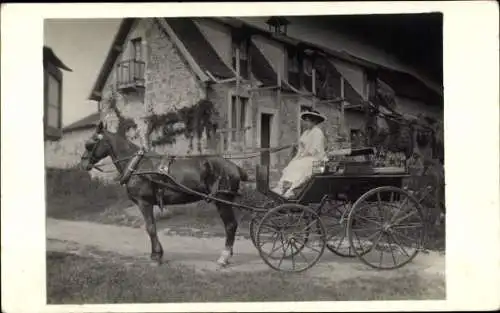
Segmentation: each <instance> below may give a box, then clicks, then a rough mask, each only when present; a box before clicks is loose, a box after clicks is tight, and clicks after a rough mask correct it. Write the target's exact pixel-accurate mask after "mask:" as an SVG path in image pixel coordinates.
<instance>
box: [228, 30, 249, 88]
mask: <svg viewBox="0 0 500 313" xmlns="http://www.w3.org/2000/svg"><path fill="white" fill-rule="evenodd" d="M249 46H250V39H249V38H247V37H241V36H240V37H238V36H236V35H233V36H232V38H231V66H232V67H233V69H234V71H235V72H236V70H237V68H236V48H239V51H240V53H239V60H238V62H239V63H240V73H239V75H240V77H241V78H243V79H247V80H248V79H250V61H249V60H250V55H249ZM242 51H243V53H242Z"/></svg>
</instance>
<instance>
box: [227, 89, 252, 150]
mask: <svg viewBox="0 0 500 313" xmlns="http://www.w3.org/2000/svg"><path fill="white" fill-rule="evenodd" d="M237 98H238V95H236V94H230V96H229V110H228V111H229V113H230V114H229V123H228V125H229V129H235V130H231V131H229V132H228V133H229V134H230V135H229V137H230V138H229V140H228V142H230V143H235V142H237V140H238V139H240V138H243V137H245V139H247V138H246V137H247V132H245V133H244V134H243V135H241V136H238V135H237V133H238V132H241V131H242V130H243V129H245V128H247V127H249V126H250V125H249V124H251V122H250V121H249V113H250V97H246V96H241V95H240V96H239V98H240V101H236V99H237ZM242 99H243V101H242ZM242 103H244V105H243V106H242ZM237 106H239V107H240V108H239V112H240V116H236V114H237V112H238V108H237ZM243 108H244V110H242V109H243ZM234 109H236V111H235V110H234ZM233 117H235V118H236V119H235V120H234V121H233ZM238 120H239V121H240V128H239V129H237V125H234V122H236V124H238ZM242 122H243V124H242ZM246 141H248V140H246Z"/></svg>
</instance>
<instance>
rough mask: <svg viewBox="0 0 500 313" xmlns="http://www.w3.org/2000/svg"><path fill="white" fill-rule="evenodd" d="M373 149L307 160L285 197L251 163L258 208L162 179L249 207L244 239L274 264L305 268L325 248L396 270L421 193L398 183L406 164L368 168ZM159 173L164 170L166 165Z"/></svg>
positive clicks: (413, 232) (412, 231) (420, 221)
mask: <svg viewBox="0 0 500 313" xmlns="http://www.w3.org/2000/svg"><path fill="white" fill-rule="evenodd" d="M374 154H375V149H373V148H362V149H355V150H350V149H349V150H347V151H343V150H340V151H336V153H334V154H333V155H330V156H329V159H328V161H326V162H317V163H316V164H315V166H314V174H313V175H312V176H311V177H310V179H309V180H308V181H307V182H306V183H305V184H303V185H302V186H299V188H298V192H297V193H296V196H295V197H293V198H284V197H282V196H281V195H279V194H277V193H275V192H273V191H272V190H271V188H270V182H269V168H268V167H267V166H261V165H258V166H257V170H256V187H257V191H258V192H260V193H262V194H264V195H265V196H266V198H267V199H268V201H266V203H264V205H262V206H258V207H257V206H247V205H243V204H241V203H236V202H229V201H227V200H223V199H220V198H218V197H217V196H214V195H207V194H200V193H199V192H196V191H194V190H192V189H190V188H188V187H186V186H183V185H182V184H180V183H179V182H176V181H175V180H174V179H170V181H171V182H172V183H174V184H175V185H176V186H177V187H178V188H180V189H183V190H184V191H185V192H187V193H193V194H198V195H200V196H203V197H204V198H205V199H207V200H211V201H214V202H222V203H227V204H229V205H232V206H234V207H239V208H241V209H246V210H247V211H250V212H251V213H252V219H251V221H250V238H251V240H252V243H253V244H254V246H255V247H256V248H257V250H258V252H259V254H260V256H261V258H262V259H263V261H264V262H265V263H266V264H267V265H269V266H270V267H271V268H272V269H274V270H277V271H282V272H302V271H305V270H307V269H309V268H311V267H313V266H314V265H315V264H316V263H317V262H318V261H319V260H320V258H321V257H322V255H323V253H324V251H325V249H327V250H329V251H331V252H333V253H334V254H336V255H338V256H342V257H347V258H353V257H358V258H359V259H360V260H361V261H362V262H363V263H365V264H366V265H368V266H370V267H372V268H376V269H385V270H387V269H396V268H400V267H402V266H404V265H405V264H407V263H409V262H411V261H412V260H413V259H414V258H415V257H416V255H417V254H418V253H419V251H420V250H421V249H422V247H423V242H424V238H425V225H426V223H425V218H424V214H423V208H422V206H421V204H420V203H421V201H422V198H424V197H425V196H426V194H428V192H427V193H426V194H425V193H424V194H423V195H422V194H412V192H411V191H410V190H406V189H405V188H404V186H403V184H404V183H403V182H404V179H405V178H408V177H410V175H409V173H408V171H407V169H406V168H405V167H404V166H403V167H401V166H398V167H374V166H373V164H374V162H373V161H372V156H373V155H374ZM356 158H358V159H357V160H356ZM360 158H361V159H360ZM133 161H134V159H132V160H131V163H133ZM148 173H150V172H144V171H142V172H141V171H137V172H134V171H132V172H131V173H129V174H131V175H145V174H148ZM162 175H163V176H166V177H168V176H169V175H168V173H167V172H163V173H162ZM125 176H126V175H125ZM384 255H385V258H384Z"/></svg>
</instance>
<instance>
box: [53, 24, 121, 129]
mask: <svg viewBox="0 0 500 313" xmlns="http://www.w3.org/2000/svg"><path fill="white" fill-rule="evenodd" d="M119 22H120V20H119V19H57V20H45V25H44V26H45V27H44V44H45V45H48V46H50V47H51V48H52V49H53V50H54V52H55V53H56V55H57V56H58V57H59V58H60V59H61V60H62V61H63V62H64V64H66V65H67V66H68V67H69V68H71V69H72V70H73V72H66V71H63V75H64V83H63V125H68V124H71V123H72V122H74V121H76V120H78V119H81V118H83V117H85V116H87V115H89V114H91V113H93V112H95V111H97V107H96V105H95V104H94V103H92V102H90V101H88V100H87V98H88V95H89V93H90V89H91V88H92V85H93V84H94V82H95V79H96V78H97V75H98V73H99V70H100V68H101V65H102V64H103V62H104V59H105V57H106V54H107V52H108V49H109V47H110V45H111V40H112V39H113V37H114V35H115V33H116V31H117V29H118V25H119Z"/></svg>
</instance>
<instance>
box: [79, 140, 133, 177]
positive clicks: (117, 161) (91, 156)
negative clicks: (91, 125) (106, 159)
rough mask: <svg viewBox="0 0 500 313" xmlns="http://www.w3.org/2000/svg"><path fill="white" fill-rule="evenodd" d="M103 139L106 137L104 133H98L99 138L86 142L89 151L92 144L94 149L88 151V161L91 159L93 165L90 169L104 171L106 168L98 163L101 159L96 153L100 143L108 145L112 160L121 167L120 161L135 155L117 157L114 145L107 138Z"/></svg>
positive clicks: (90, 163)
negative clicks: (97, 158)
mask: <svg viewBox="0 0 500 313" xmlns="http://www.w3.org/2000/svg"><path fill="white" fill-rule="evenodd" d="M103 139H104V134H97V138H96V139H93V140H92V142H90V141H87V142H86V143H85V149H86V150H87V151H89V149H88V147H89V145H90V144H92V145H93V146H92V149H91V150H90V152H88V161H89V165H90V166H91V168H90V169H96V170H98V171H100V172H104V170H103V169H102V168H101V167H100V166H99V165H97V164H96V163H97V162H99V161H100V160H96V157H95V156H94V154H95V151H96V150H97V147H98V146H99V145H100V144H105V145H107V146H108V148H109V154H110V156H111V158H112V162H113V164H114V165H115V166H117V167H118V168H119V169H121V165H120V163H119V162H121V161H126V160H129V159H131V158H132V157H133V156H128V157H125V158H121V159H118V158H117V157H116V154H115V151H114V149H113V146H112V145H110V144H109V142H108V141H107V140H104V142H103Z"/></svg>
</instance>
